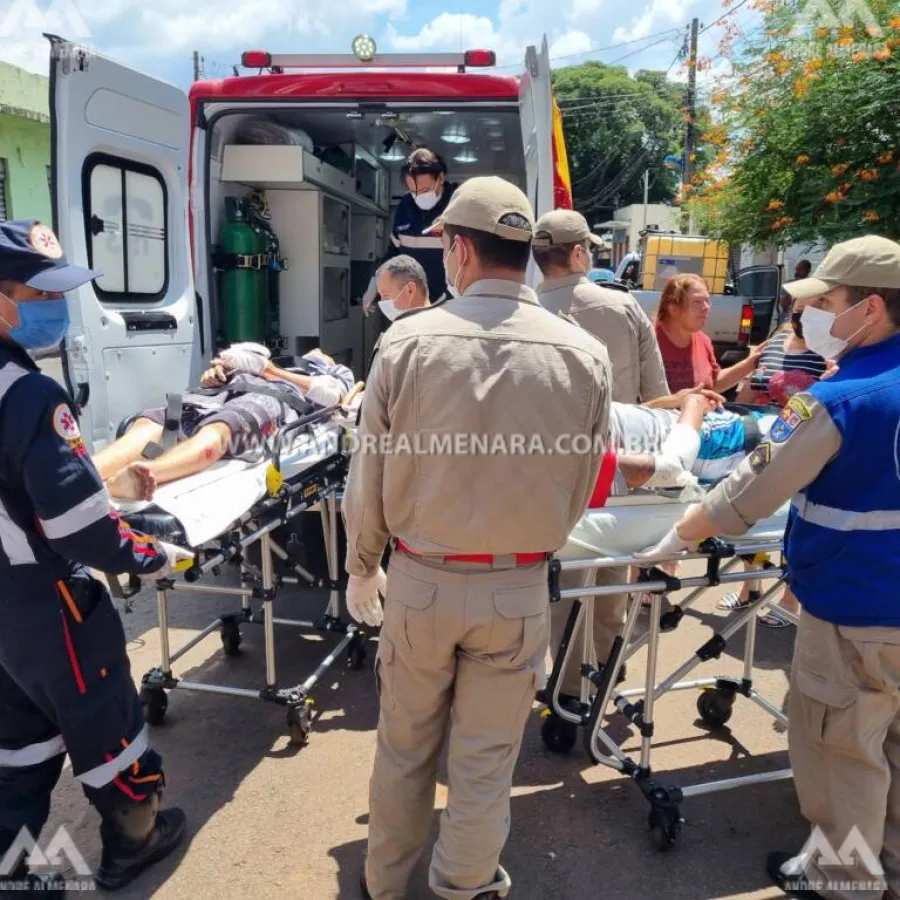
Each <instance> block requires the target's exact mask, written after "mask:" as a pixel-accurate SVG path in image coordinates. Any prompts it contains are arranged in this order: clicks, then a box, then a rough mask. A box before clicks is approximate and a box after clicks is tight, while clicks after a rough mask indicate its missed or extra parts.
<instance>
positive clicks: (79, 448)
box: [53, 403, 87, 456]
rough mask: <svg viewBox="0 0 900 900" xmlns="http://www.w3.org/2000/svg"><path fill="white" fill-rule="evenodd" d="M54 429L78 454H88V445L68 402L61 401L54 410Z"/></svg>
mask: <svg viewBox="0 0 900 900" xmlns="http://www.w3.org/2000/svg"><path fill="white" fill-rule="evenodd" d="M53 430H54V431H55V432H56V434H57V435H58V436H59V437H60V438H62V439H63V440H64V441H65V442H66V445H67V446H68V447H69V449H70V450H72V452H73V453H75V454H76V455H77V456H87V447H85V445H84V441H83V440H82V439H81V431H80V430H79V428H78V420H77V419H76V418H75V415H74V413H73V412H72V410H71V409H70V408H69V406H68V404H66V403H60V404H59V405H58V406H57V407H56V409H54V410H53Z"/></svg>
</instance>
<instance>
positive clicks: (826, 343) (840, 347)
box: [800, 306, 866, 359]
mask: <svg viewBox="0 0 900 900" xmlns="http://www.w3.org/2000/svg"><path fill="white" fill-rule="evenodd" d="M854 309H856V307H855V306H851V307H850V309H845V310H844V311H843V312H842V313H840V315H835V314H834V313H831V312H826V311H825V310H824V309H817V308H816V307H815V306H807V307H806V308H805V309H804V310H803V314H802V315H801V317H800V324H801V327H802V330H803V340H804V341H805V342H806V346H807V347H809V349H810V350H812V352H813V353H818V354H819V356H821V357H822V359H837V358H838V357H839V356H840V355H841V354H842V353H843V352H844V351H845V350H846V349H847V345H848V344H849V342H850V341H852V340H853V338H855V337H856V335H858V334H859V333H860V332H861V331H862V330H863V329H864V328H865V327H866V326H865V323H863V325H861V326H860V327H859V328H857V330H856V331H854V332H853V334H851V335H850V337H848V338H846V339H845V338H839V337H835V336H834V335H833V334H832V333H831V329H832V326H833V325H834V323H835V322H836V321H837V320H838V319H839V318H840V317H841V316H845V315H846V314H847V313H848V312H850V311H851V310H854Z"/></svg>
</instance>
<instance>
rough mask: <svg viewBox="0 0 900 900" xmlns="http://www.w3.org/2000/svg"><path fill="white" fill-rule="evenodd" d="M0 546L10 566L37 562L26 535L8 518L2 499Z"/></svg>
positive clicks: (0, 505)
mask: <svg viewBox="0 0 900 900" xmlns="http://www.w3.org/2000/svg"><path fill="white" fill-rule="evenodd" d="M0 544H2V545H3V552H4V553H5V554H6V558H7V559H8V560H9V564H10V565H11V566H26V565H29V564H30V563H35V562H37V560H36V559H35V557H34V551H33V550H32V549H31V544H30V543H29V541H28V535H27V533H26V532H25V531H24V530H23V529H22V528H20V527H19V526H18V525H16V523H15V522H13V520H12V519H11V518H10V517H9V512H8V511H7V509H6V504H4V502H3V499H2V498H0Z"/></svg>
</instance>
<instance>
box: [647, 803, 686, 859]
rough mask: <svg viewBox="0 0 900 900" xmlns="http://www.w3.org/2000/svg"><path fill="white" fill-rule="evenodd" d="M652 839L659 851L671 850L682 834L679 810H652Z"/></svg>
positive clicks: (657, 808) (650, 819)
mask: <svg viewBox="0 0 900 900" xmlns="http://www.w3.org/2000/svg"><path fill="white" fill-rule="evenodd" d="M648 823H649V825H650V838H651V840H652V841H653V843H654V845H655V846H656V849H657V850H671V849H672V847H673V846H674V844H675V842H676V841H677V840H678V835H679V834H681V816H680V815H679V813H678V810H677V809H674V810H673V809H661V808H659V807H655V808H654V809H652V810H650V816H649V819H648Z"/></svg>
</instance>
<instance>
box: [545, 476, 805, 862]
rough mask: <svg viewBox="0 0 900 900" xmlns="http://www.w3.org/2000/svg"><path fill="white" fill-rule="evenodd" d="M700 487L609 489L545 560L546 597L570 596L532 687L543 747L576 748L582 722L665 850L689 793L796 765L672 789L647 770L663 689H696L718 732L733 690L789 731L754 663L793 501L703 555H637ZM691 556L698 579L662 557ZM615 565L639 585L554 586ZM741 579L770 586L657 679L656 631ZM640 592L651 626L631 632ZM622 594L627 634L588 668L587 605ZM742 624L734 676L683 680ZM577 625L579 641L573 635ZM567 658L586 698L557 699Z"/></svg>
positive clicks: (706, 718) (671, 626) (703, 549)
mask: <svg viewBox="0 0 900 900" xmlns="http://www.w3.org/2000/svg"><path fill="white" fill-rule="evenodd" d="M702 493H703V491H702V489H700V490H699V491H695V493H694V494H693V496H685V492H682V491H675V490H672V491H669V490H658V491H647V490H636V491H632V492H631V493H629V494H626V495H623V496H618V497H617V496H611V497H609V498H608V499H607V501H606V503H605V505H604V506H603V507H602V508H600V509H594V510H589V511H588V512H587V513H586V514H585V516H584V517H583V518H582V520H581V521H580V522H579V524H578V525H577V526H576V528H575V529H574V531H573V532H572V534H571V536H570V539H569V541H568V543H567V544H566V546H565V547H564V548H563V549H562V550H561V551H560V552H559V553H557V554H556V555H555V557H554V559H553V560H552V561H551V576H550V595H551V597H550V599H551V602H559V601H561V600H570V599H571V600H574V603H573V606H572V610H571V613H570V615H569V618H568V620H567V623H566V628H565V631H564V633H563V637H562V640H561V642H560V646H559V648H558V649H557V651H556V654H555V657H554V665H553V669H552V672H551V674H550V676H549V678H548V681H547V684H546V686H545V688H544V690H543V691H541V692H539V693H538V700H539V701H540V702H541V703H543V704H545V707H546V708H545V710H544V721H543V723H542V729H541V737H542V739H543V741H544V743H545V744H546V745H547V747H548V748H549V749H550V750H552V751H554V752H557V753H566V752H568V751H570V750H571V749H572V748H573V747H574V745H575V743H576V741H577V740H578V730H579V729H581V731H582V736H583V740H584V746H585V749H586V750H587V752H588V754H589V756H590V757H591V759H592V760H593V762H594V763H595V764H598V765H605V766H608V767H610V768H613V769H616V770H618V771H619V772H621V773H622V774H623V775H626V776H627V777H629V778H631V779H632V780H633V781H634V782H635V783H636V784H637V785H638V787H639V788H640V790H641V792H642V794H643V796H644V797H645V798H646V799H647V801H648V802H649V803H650V814H649V819H648V823H649V828H650V832H651V835H652V838H653V841H654V843H655V844H656V845H657V846H658V847H659V848H660V849H666V848H668V847H670V846H672V845H673V844H674V843H675V841H676V839H677V837H678V835H679V834H680V831H681V827H682V824H683V821H684V820H683V819H682V818H681V812H680V804H681V802H682V800H684V799H685V798H688V797H692V796H697V795H700V794H706V793H713V792H716V791H723V790H728V789H732V788H737V787H743V786H746V785H751V784H757V783H761V782H769V781H777V780H782V779H787V778H790V777H792V772H791V770H790V769H784V770H780V771H776V772H766V773H761V774H754V775H748V776H745V777H740V778H731V779H723V780H719V781H715V782H709V783H705V784H696V785H689V786H674V785H670V784H666V783H665V782H664V781H663V780H661V779H660V777H659V776H658V774H656V773H654V771H653V769H652V766H651V755H652V749H653V738H654V729H655V725H654V705H655V702H656V701H657V700H659V699H660V698H661V697H662V696H663V695H664V694H666V693H668V692H669V691H675V690H697V689H700V690H701V693H700V694H699V696H698V700H697V710H698V713H699V715H700V718H701V719H702V720H703V722H704V723H705V724H706V725H707V726H710V727H712V728H720V727H722V726H724V725H725V723H726V722H727V721H729V719H730V718H731V715H732V711H733V707H734V703H735V700H736V699H737V698H738V697H744V698H746V699H748V700H750V701H752V702H753V703H755V704H757V705H758V706H760V707H761V708H762V709H763V710H765V711H766V712H767V713H769V714H770V715H771V716H772V717H773V718H774V719H775V720H776V721H777V722H779V723H781V724H782V725H784V726H787V716H786V715H785V714H784V713H783V712H782V710H781V709H780V707H779V706H777V705H775V704H773V703H771V702H770V701H768V700H766V699H765V698H763V697H761V696H760V695H759V694H758V692H757V691H756V689H755V688H754V686H753V667H754V657H755V649H756V626H757V613H758V611H759V610H760V609H761V608H763V607H765V606H767V605H768V604H769V603H771V602H772V601H773V598H774V596H775V595H776V593H777V591H778V589H779V586H780V585H781V584H782V582H783V576H784V570H783V567H782V565H781V564H777V565H776V564H775V563H774V562H773V557H775V556H777V555H778V554H781V553H783V541H784V529H785V525H786V522H787V516H788V511H789V508H790V504H785V505H784V506H783V507H782V508H781V509H779V510H778V511H777V512H776V513H775V514H774V515H772V516H771V517H769V518H768V519H765V520H763V521H760V522H758V523H757V524H756V525H755V526H754V527H753V528H752V529H751V530H750V531H749V532H748V533H746V534H744V535H741V536H733V537H728V536H724V537H722V538H718V539H713V540H709V541H706V542H704V543H703V544H701V546H700V548H699V550H698V552H695V553H689V554H680V555H678V556H677V557H676V556H673V557H671V558H669V559H668V560H654V561H653V563H652V564H649V563H648V562H646V561H643V560H640V559H636V558H635V554H637V553H639V552H640V551H641V550H644V549H646V548H647V547H649V546H652V545H654V544H655V543H656V542H657V541H659V540H661V539H662V538H663V537H664V536H665V534H666V533H667V532H668V530H669V529H670V528H671V527H672V526H673V525H675V524H676V523H677V522H678V521H679V520H680V519H681V518H682V516H683V515H684V513H685V512H686V511H687V510H688V509H689V507H690V506H691V504H692V503H695V502H697V500H698V499H699V498H700V497H701V496H702ZM697 559H703V560H705V561H706V571H705V573H704V574H703V575H699V576H696V577H685V578H678V577H673V576H671V575H669V574H668V573H667V572H666V571H665V569H664V568H662V567H663V566H664V565H665V563H666V562H675V561H676V560H677V561H679V562H682V561H687V560H697ZM742 562H747V563H751V564H752V565H753V567H754V570H753V571H747V572H744V571H737V572H736V571H734V570H735V569H736V568H737V567H738V566H739V565H740V564H741V563H742ZM614 567H633V570H637V571H638V573H639V574H638V577H637V582H636V583H635V582H626V583H623V584H616V585H603V586H591V587H586V588H585V587H576V588H572V589H565V590H560V587H559V575H560V574H561V573H562V572H565V571H572V570H597V569H604V568H614ZM744 581H767V582H773V583H772V585H771V586H770V587H769V588H768V589H767V590H765V591H763V592H760V596H759V597H758V599H755V600H754V601H753V602H752V603H751V604H750V605H749V606H747V607H745V608H743V609H741V610H738V611H735V612H733V613H731V614H730V616H729V617H728V619H727V620H726V624H725V626H724V627H723V628H722V630H721V631H716V632H714V633H713V634H712V636H711V637H710V639H709V640H708V641H706V642H705V643H704V644H703V645H702V646H701V647H699V648H698V649H697V650H696V651H695V652H694V654H693V655H692V657H691V658H690V659H688V660H687V661H686V662H685V663H684V664H683V665H681V666H679V667H678V668H677V669H676V670H675V671H674V672H672V673H671V674H670V675H669V676H668V677H666V678H664V679H663V680H661V681H658V680H657V669H658V655H659V647H660V642H661V636H662V634H663V633H666V632H670V631H674V630H675V629H676V628H677V627H678V625H679V623H680V622H681V619H682V618H683V616H684V613H685V611H686V610H687V609H689V608H690V607H691V606H693V605H694V604H695V603H696V602H697V601H698V600H699V599H700V597H701V596H702V595H703V594H704V593H706V591H707V590H709V589H710V588H712V587H714V586H716V585H720V584H737V583H740V582H744ZM636 588H637V590H636ZM686 588H693V590H692V591H691V592H690V593H689V594H688V595H687V596H686V597H685V598H684V599H683V600H682V601H681V602H680V603H679V604H677V605H674V604H671V603H670V602H669V600H668V595H669V594H670V593H674V592H676V591H679V590H682V589H686ZM642 593H646V594H648V595H649V597H650V599H651V604H650V609H649V621H648V626H647V630H646V632H644V633H643V634H641V635H640V636H639V637H636V636H635V635H636V630H637V629H636V626H637V623H638V619H639V617H640V615H641V611H642V598H641V594H642ZM621 594H628V606H627V615H626V619H625V624H624V627H623V630H622V632H621V633H620V634H619V636H617V637H616V638H615V640H614V642H613V646H612V648H611V649H610V652H609V656H608V658H607V659H606V660H604V661H600V662H599V663H595V658H594V639H593V620H594V607H593V604H594V603H602V602H604V598H608V597H612V596H614V595H621ZM742 629H746V642H745V650H744V659H743V667H742V671H741V672H740V674H739V675H737V676H736V677H734V676H732V677H730V676H724V675H723V676H719V677H716V678H706V679H699V680H694V681H684V680H683V679H684V678H685V676H687V675H688V674H689V673H690V672H691V671H692V670H693V669H695V668H696V667H697V666H698V665H700V664H701V663H703V662H707V661H709V660H712V659H718V658H719V657H720V656H721V654H722V652H723V651H724V650H725V648H726V646H727V642H728V640H729V639H730V638H732V637H733V636H734V635H735V634H737V633H738V632H739V631H741V630H742ZM579 630H580V634H581V641H580V642H579V641H577V640H573V636H574V635H577V634H579ZM644 647H646V648H647V662H646V669H645V673H644V684H643V687H640V688H636V689H631V690H626V689H623V690H619V685H620V684H621V683H622V682H623V680H624V670H623V667H624V664H625V662H626V661H627V660H628V659H630V658H631V657H633V656H634V655H635V654H636V653H638V652H639V651H640V650H642V649H643V648H644ZM573 654H575V655H576V656H575V658H576V659H577V658H580V659H581V662H582V665H581V674H582V681H581V696H580V698H579V702H578V703H577V704H571V703H566V704H561V702H560V684H561V681H562V673H563V672H565V671H566V666H567V665H568V661H569V659H570V658H572V657H573ZM616 713H618V714H620V715H621V716H624V717H625V719H626V720H628V721H629V722H630V723H631V724H633V725H634V726H635V727H636V728H637V729H638V731H639V733H640V736H641V745H640V755H639V758H638V759H634V758H632V757H631V756H629V755H628V754H627V753H626V752H625V750H624V749H623V746H622V745H620V744H617V743H616V741H615V740H613V738H612V737H611V736H610V735H609V734H608V733H607V732H606V731H605V730H604V719H605V718H606V717H607V716H610V715H614V714H616Z"/></svg>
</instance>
